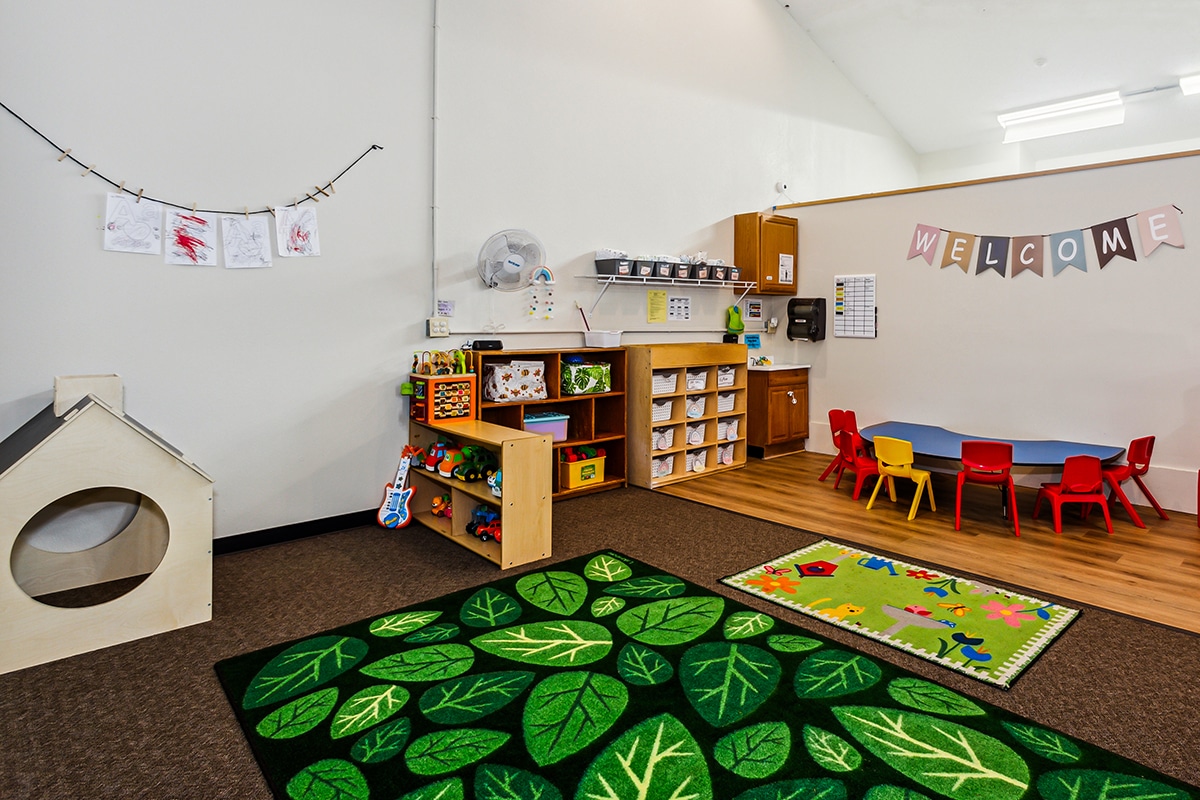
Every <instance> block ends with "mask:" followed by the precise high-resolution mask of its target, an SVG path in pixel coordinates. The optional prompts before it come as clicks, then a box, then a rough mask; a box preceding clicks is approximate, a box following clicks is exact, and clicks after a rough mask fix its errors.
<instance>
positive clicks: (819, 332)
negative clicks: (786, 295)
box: [787, 297, 825, 342]
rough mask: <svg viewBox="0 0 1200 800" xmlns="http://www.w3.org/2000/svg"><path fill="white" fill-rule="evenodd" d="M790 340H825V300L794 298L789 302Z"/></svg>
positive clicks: (788, 332) (788, 335)
mask: <svg viewBox="0 0 1200 800" xmlns="http://www.w3.org/2000/svg"><path fill="white" fill-rule="evenodd" d="M787 313H788V324H787V337H788V339H792V340H795V339H804V340H807V341H810V342H819V341H821V340H822V339H824V338H825V298H824V297H793V298H792V299H791V300H789V301H788V308H787Z"/></svg>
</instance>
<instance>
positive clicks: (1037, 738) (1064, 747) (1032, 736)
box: [1000, 722, 1083, 764]
mask: <svg viewBox="0 0 1200 800" xmlns="http://www.w3.org/2000/svg"><path fill="white" fill-rule="evenodd" d="M1000 724H1001V725H1003V726H1004V729H1005V730H1006V731H1008V732H1009V734H1010V735H1011V736H1012V737H1013V738H1014V739H1016V740H1017V741H1018V742H1019V743H1021V744H1022V745H1024V746H1025V747H1026V748H1027V749H1029V750H1032V751H1033V752H1035V753H1037V754H1038V755H1039V756H1041V757H1042V758H1048V759H1050V760H1051V761H1053V762H1054V763H1056V764H1074V763H1075V762H1076V761H1078V760H1079V758H1080V757H1081V756H1082V755H1083V752H1082V751H1081V750H1080V749H1079V747H1078V746H1077V745H1076V744H1075V743H1074V742H1072V741H1071V740H1070V739H1068V738H1067V737H1065V736H1063V735H1062V734H1060V733H1055V732H1054V731H1051V730H1047V729H1046V728H1039V727H1038V726H1037V725H1025V724H1022V723H1020V722H1002V723H1000Z"/></svg>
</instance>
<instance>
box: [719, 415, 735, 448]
mask: <svg viewBox="0 0 1200 800" xmlns="http://www.w3.org/2000/svg"><path fill="white" fill-rule="evenodd" d="M737 431H738V421H737V420H736V419H731V420H721V421H720V422H718V423H717V438H718V439H720V440H722V441H726V442H732V441H733V440H734V439H736V438H737V436H738V434H737Z"/></svg>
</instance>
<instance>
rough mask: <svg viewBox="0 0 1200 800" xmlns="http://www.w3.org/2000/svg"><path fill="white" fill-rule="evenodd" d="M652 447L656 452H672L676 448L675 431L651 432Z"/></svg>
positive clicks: (660, 429)
mask: <svg viewBox="0 0 1200 800" xmlns="http://www.w3.org/2000/svg"><path fill="white" fill-rule="evenodd" d="M650 446H651V447H652V448H653V449H654V450H670V449H671V448H672V447H674V446H675V429H674V428H653V429H652V430H651V431H650Z"/></svg>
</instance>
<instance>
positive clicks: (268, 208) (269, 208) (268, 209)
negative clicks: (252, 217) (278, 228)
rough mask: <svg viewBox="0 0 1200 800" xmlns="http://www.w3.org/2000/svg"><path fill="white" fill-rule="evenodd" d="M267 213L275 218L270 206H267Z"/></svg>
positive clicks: (273, 210)
mask: <svg viewBox="0 0 1200 800" xmlns="http://www.w3.org/2000/svg"><path fill="white" fill-rule="evenodd" d="M267 211H268V212H270V214H271V216H272V217H273V216H275V209H273V208H271V207H270V206H267Z"/></svg>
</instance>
